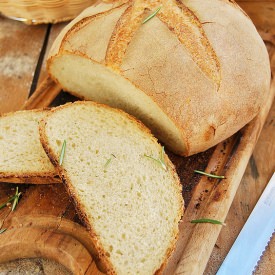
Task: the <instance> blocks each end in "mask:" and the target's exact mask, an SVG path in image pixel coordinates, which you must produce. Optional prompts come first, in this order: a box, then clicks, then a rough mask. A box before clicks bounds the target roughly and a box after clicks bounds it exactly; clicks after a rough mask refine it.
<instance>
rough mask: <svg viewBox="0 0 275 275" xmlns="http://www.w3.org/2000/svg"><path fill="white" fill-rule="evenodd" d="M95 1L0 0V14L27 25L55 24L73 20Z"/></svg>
mask: <svg viewBox="0 0 275 275" xmlns="http://www.w3.org/2000/svg"><path fill="white" fill-rule="evenodd" d="M94 2H96V0H0V13H2V14H3V15H5V16H7V17H10V18H12V19H16V20H20V21H23V22H25V23H27V24H41V23H57V22H62V21H67V20H71V19H73V18H75V17H76V16H77V15H78V14H79V13H80V12H81V11H82V10H84V9H85V8H86V7H89V6H91V5H92V4H93V3H94Z"/></svg>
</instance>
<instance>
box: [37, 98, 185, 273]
mask: <svg viewBox="0 0 275 275" xmlns="http://www.w3.org/2000/svg"><path fill="white" fill-rule="evenodd" d="M72 104H91V105H97V106H101V107H103V108H106V109H111V110H112V111H114V112H117V113H119V114H122V115H124V116H126V117H127V118H128V119H130V120H133V121H135V123H136V125H137V126H138V127H139V128H140V130H141V131H144V132H145V133H146V134H148V135H150V137H151V138H153V139H154V140H155V141H157V140H156V139H155V138H154V137H153V136H152V135H151V131H150V130H149V129H148V128H147V127H146V126H144V124H143V123H142V122H140V121H139V120H137V119H136V118H135V117H133V116H131V115H129V114H127V113H125V112H124V111H122V110H119V109H113V108H111V107H109V106H107V105H104V104H99V103H95V102H91V101H78V102H74V103H67V104H65V105H62V106H59V107H57V108H55V109H53V110H52V111H51V112H49V114H48V115H47V116H45V117H44V118H43V119H42V120H41V121H40V124H39V133H40V141H41V144H42V146H43V148H44V150H45V152H46V154H47V155H48V157H49V159H50V161H51V162H52V164H53V165H54V166H55V167H56V168H57V170H58V173H59V175H60V178H61V179H62V181H63V183H64V185H65V188H66V190H67V192H68V193H69V195H70V196H71V197H72V199H73V202H74V204H75V207H76V210H77V213H78V214H79V216H80V218H81V219H82V221H83V222H84V224H85V225H86V227H87V229H88V231H89V234H90V236H91V239H92V242H93V244H94V249H93V250H94V254H93V255H92V256H93V258H94V260H95V262H96V264H97V267H98V268H99V270H101V271H102V272H104V273H107V274H111V275H113V274H117V273H116V271H115V269H114V266H113V265H112V263H111V262H110V260H109V258H108V257H107V256H106V251H105V250H104V248H103V245H102V244H101V243H100V241H99V239H98V238H97V236H96V233H95V230H94V228H93V226H92V224H91V223H90V222H89V219H88V217H87V215H86V214H85V210H84V209H83V208H82V206H81V204H80V203H79V202H78V197H77V195H76V192H75V189H74V187H73V184H72V183H71V181H70V180H69V177H68V175H67V172H66V170H65V169H64V168H63V167H62V166H60V165H59V160H58V156H57V155H56V154H55V153H54V152H53V150H52V149H51V147H50V146H49V141H48V138H47V135H46V125H47V118H48V117H50V116H51V115H53V114H54V112H56V111H58V110H60V109H63V108H66V107H67V106H69V105H72ZM165 163H166V165H167V167H168V169H169V170H170V173H171V174H172V176H173V177H174V179H175V181H174V182H175V183H176V188H177V189H179V190H182V186H181V184H180V180H179V178H178V175H177V173H176V170H175V167H174V165H173V164H172V162H171V161H170V159H169V158H168V157H167V156H166V155H165ZM175 199H176V200H178V203H179V205H182V208H181V209H178V213H177V216H178V220H180V219H181V217H182V215H183V211H184V203H183V198H182V196H180V195H179V196H178V197H176V198H175ZM178 234H179V230H176V231H175V232H174V239H173V241H172V242H171V244H170V247H169V248H168V249H167V251H166V255H165V260H164V262H163V263H162V265H161V266H160V267H159V269H158V270H156V271H155V274H160V272H161V271H162V270H163V269H164V268H165V266H166V264H167V261H168V258H169V257H170V255H171V253H172V252H173V250H174V249H175V245H176V240H177V238H178Z"/></svg>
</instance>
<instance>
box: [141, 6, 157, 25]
mask: <svg viewBox="0 0 275 275" xmlns="http://www.w3.org/2000/svg"><path fill="white" fill-rule="evenodd" d="M160 9H161V6H160V7H158V8H157V9H156V10H155V11H154V12H153V13H152V14H150V15H149V16H148V17H147V18H145V19H144V20H143V21H142V24H145V23H146V22H148V21H149V20H150V19H152V18H153V17H154V16H156V14H157V13H158V12H159V11H160Z"/></svg>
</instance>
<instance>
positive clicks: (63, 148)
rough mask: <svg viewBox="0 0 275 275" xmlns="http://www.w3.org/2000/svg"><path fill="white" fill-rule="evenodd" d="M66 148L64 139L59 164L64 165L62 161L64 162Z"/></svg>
mask: <svg viewBox="0 0 275 275" xmlns="http://www.w3.org/2000/svg"><path fill="white" fill-rule="evenodd" d="M65 150H66V139H64V141H63V144H62V148H61V152H60V157H59V165H62V163H63V159H64V155H65Z"/></svg>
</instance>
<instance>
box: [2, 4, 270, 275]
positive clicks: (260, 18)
mask: <svg viewBox="0 0 275 275" xmlns="http://www.w3.org/2000/svg"><path fill="white" fill-rule="evenodd" d="M239 4H240V5H241V6H242V7H243V9H244V10H245V11H246V12H247V13H248V15H249V16H250V17H251V18H252V20H253V22H254V23H255V25H256V27H257V29H258V31H259V32H260V34H261V36H262V37H263V39H264V40H265V41H266V45H267V47H268V48H269V50H270V52H271V53H272V52H275V2H274V1H272V0H269V1H239ZM64 25H65V23H61V24H56V25H53V26H48V25H39V26H26V25H24V24H22V23H20V22H16V21H12V20H9V19H5V18H1V17H0V112H1V113H3V112H8V111H14V110H17V109H19V108H20V106H22V105H23V103H24V102H25V100H26V99H27V98H28V97H29V94H30V93H32V92H33V91H34V90H35V88H36V87H37V85H38V84H39V83H40V82H41V81H42V80H43V79H44V78H45V76H46V71H45V62H44V61H45V60H44V58H45V56H47V52H48V49H49V45H51V43H52V41H53V40H54V39H55V37H56V35H57V34H58V33H59V31H60V30H61V29H62V28H63V27H64ZM271 67H272V72H273V74H274V72H275V58H273V60H272V63H271ZM274 128H275V104H274V103H273V106H272V108H271V111H270V113H269V116H268V118H267V120H266V123H265V125H264V128H263V130H262V133H261V136H260V138H259V140H258V143H257V145H256V147H255V149H254V152H253V155H252V156H251V158H250V161H249V164H248V166H247V169H246V172H245V174H244V176H243V179H242V182H241V183H240V186H239V189H238V191H237V194H236V196H235V199H234V201H233V203H232V206H231V208H230V211H229V213H228V216H227V219H226V224H227V226H225V227H223V229H222V231H221V233H220V235H219V238H218V240H217V242H216V245H215V247H214V249H213V252H212V255H211V257H210V260H209V262H208V265H207V267H206V270H205V274H215V272H216V271H217V268H218V266H219V265H220V264H221V263H222V261H223V259H224V257H225V256H226V254H227V253H228V251H229V249H230V247H231V246H232V244H233V242H234V240H235V239H236V237H237V235H238V233H239V232H240V230H241V228H242V227H243V225H244V223H245V221H246V220H247V218H248V216H249V214H250V213H251V211H252V209H253V207H254V205H255V204H256V202H257V200H258V199H259V197H260V195H261V193H262V191H263V189H264V187H265V186H266V184H267V182H268V181H269V179H270V178H271V176H272V174H273V172H274V171H275V142H274V141H275V131H274ZM19 270H21V271H22V274H25V273H24V270H29V272H30V270H32V271H31V273H32V274H66V273H67V272H66V271H65V270H64V269H62V268H61V267H60V266H58V265H54V264H52V263H49V262H48V261H44V260H39V259H36V260H31V261H26V260H25V261H17V262H16V263H12V264H2V265H0V274H6V273H8V272H9V271H12V272H13V274H21V273H20V272H21V271H20V272H19ZM274 270H275V237H274V238H273V239H272V240H271V242H270V244H269V246H268V247H267V249H266V251H265V253H264V255H263V257H262V259H261V261H260V263H259V265H258V267H257V270H256V274H274ZM9 274H12V273H9Z"/></svg>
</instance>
